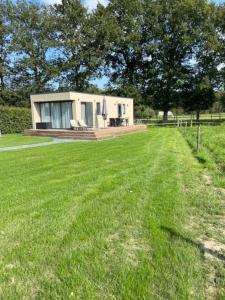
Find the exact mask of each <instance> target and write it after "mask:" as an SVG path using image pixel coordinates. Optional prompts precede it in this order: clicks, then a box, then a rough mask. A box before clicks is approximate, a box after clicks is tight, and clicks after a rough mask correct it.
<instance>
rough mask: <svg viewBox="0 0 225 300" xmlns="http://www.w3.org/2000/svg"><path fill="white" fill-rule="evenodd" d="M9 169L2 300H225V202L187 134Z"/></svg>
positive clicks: (28, 157)
mask: <svg viewBox="0 0 225 300" xmlns="http://www.w3.org/2000/svg"><path fill="white" fill-rule="evenodd" d="M18 138H19V137H18V136H14V138H13V137H12V141H11V144H16V142H17V140H18ZM21 139H22V137H21ZM13 140H14V142H13ZM0 166H1V168H0V191H1V193H0V203H1V206H0V214H1V218H0V245H1V247H0V299H13V300H17V299H18V300H19V299H85V300H86V299H90V300H91V299H100V300H102V299H107V300H109V299H112V300H115V299H116V300H117V299H119V300H120V299H124V300H127V299H210V297H211V299H215V297H216V296H218V297H219V296H220V297H223V296H225V290H224V286H225V273H224V265H223V261H221V259H222V258H223V252H221V251H220V250H218V249H217V248H216V249H217V250H215V240H216V241H217V243H224V242H225V238H224V235H223V234H221V233H220V231H219V230H221V221H220V220H221V218H224V208H223V207H224V200H223V198H222V199H221V197H220V194H219V193H218V192H216V191H215V188H214V187H213V186H211V185H209V186H208V185H206V183H205V180H204V178H203V172H205V171H204V168H203V167H202V164H200V163H199V162H198V161H196V159H195V157H194V156H193V154H192V152H191V150H190V148H189V146H188V144H187V143H186V141H185V139H184V137H183V136H182V134H181V132H180V131H179V130H178V129H177V128H172V129H171V128H170V129H167V128H153V129H150V130H149V131H146V132H144V133H137V134H132V135H127V136H123V137H120V138H117V139H114V140H110V141H102V142H90V143H83V142H80V143H79V142H77V143H68V144H59V145H51V146H45V147H41V148H33V149H27V150H20V151H11V152H2V153H0ZM212 220H213V221H212ZM209 222H210V224H211V223H212V222H213V226H212V225H210V226H209ZM212 239H213V241H214V242H213V243H214V244H212ZM216 245H217V244H216ZM203 249H207V250H203ZM207 251H210V252H209V253H211V254H210V256H209V257H208V256H207V255H208V254H207V253H208V252H207ZM217 256H219V259H215V257H217ZM221 299H222V298H221Z"/></svg>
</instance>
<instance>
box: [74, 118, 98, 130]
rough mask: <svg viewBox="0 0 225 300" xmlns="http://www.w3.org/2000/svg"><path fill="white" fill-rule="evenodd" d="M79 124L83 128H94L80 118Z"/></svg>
mask: <svg viewBox="0 0 225 300" xmlns="http://www.w3.org/2000/svg"><path fill="white" fill-rule="evenodd" d="M78 124H79V125H80V129H81V130H94V128H93V127H90V126H88V125H87V124H86V123H85V122H84V121H83V120H79V121H78Z"/></svg>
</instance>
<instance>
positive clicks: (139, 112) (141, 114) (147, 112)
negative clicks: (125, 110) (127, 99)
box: [134, 104, 155, 119]
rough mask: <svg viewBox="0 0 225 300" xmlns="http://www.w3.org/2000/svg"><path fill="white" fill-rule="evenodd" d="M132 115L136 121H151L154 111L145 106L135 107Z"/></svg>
mask: <svg viewBox="0 0 225 300" xmlns="http://www.w3.org/2000/svg"><path fill="white" fill-rule="evenodd" d="M134 115H135V118H136V119H151V118H155V111H154V110H153V109H152V108H151V107H149V106H147V105H143V104H141V105H138V106H135V109H134Z"/></svg>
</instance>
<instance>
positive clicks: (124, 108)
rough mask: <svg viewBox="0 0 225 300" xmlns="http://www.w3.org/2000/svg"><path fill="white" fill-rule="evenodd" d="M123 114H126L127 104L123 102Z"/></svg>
mask: <svg viewBox="0 0 225 300" xmlns="http://www.w3.org/2000/svg"><path fill="white" fill-rule="evenodd" d="M123 114H124V115H125V114H126V105H125V104H123Z"/></svg>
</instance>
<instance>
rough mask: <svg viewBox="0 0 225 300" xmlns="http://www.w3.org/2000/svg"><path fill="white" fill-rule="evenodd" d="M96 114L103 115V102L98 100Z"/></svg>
mask: <svg viewBox="0 0 225 300" xmlns="http://www.w3.org/2000/svg"><path fill="white" fill-rule="evenodd" d="M96 114H97V115H101V103H100V102H97V108H96Z"/></svg>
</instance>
